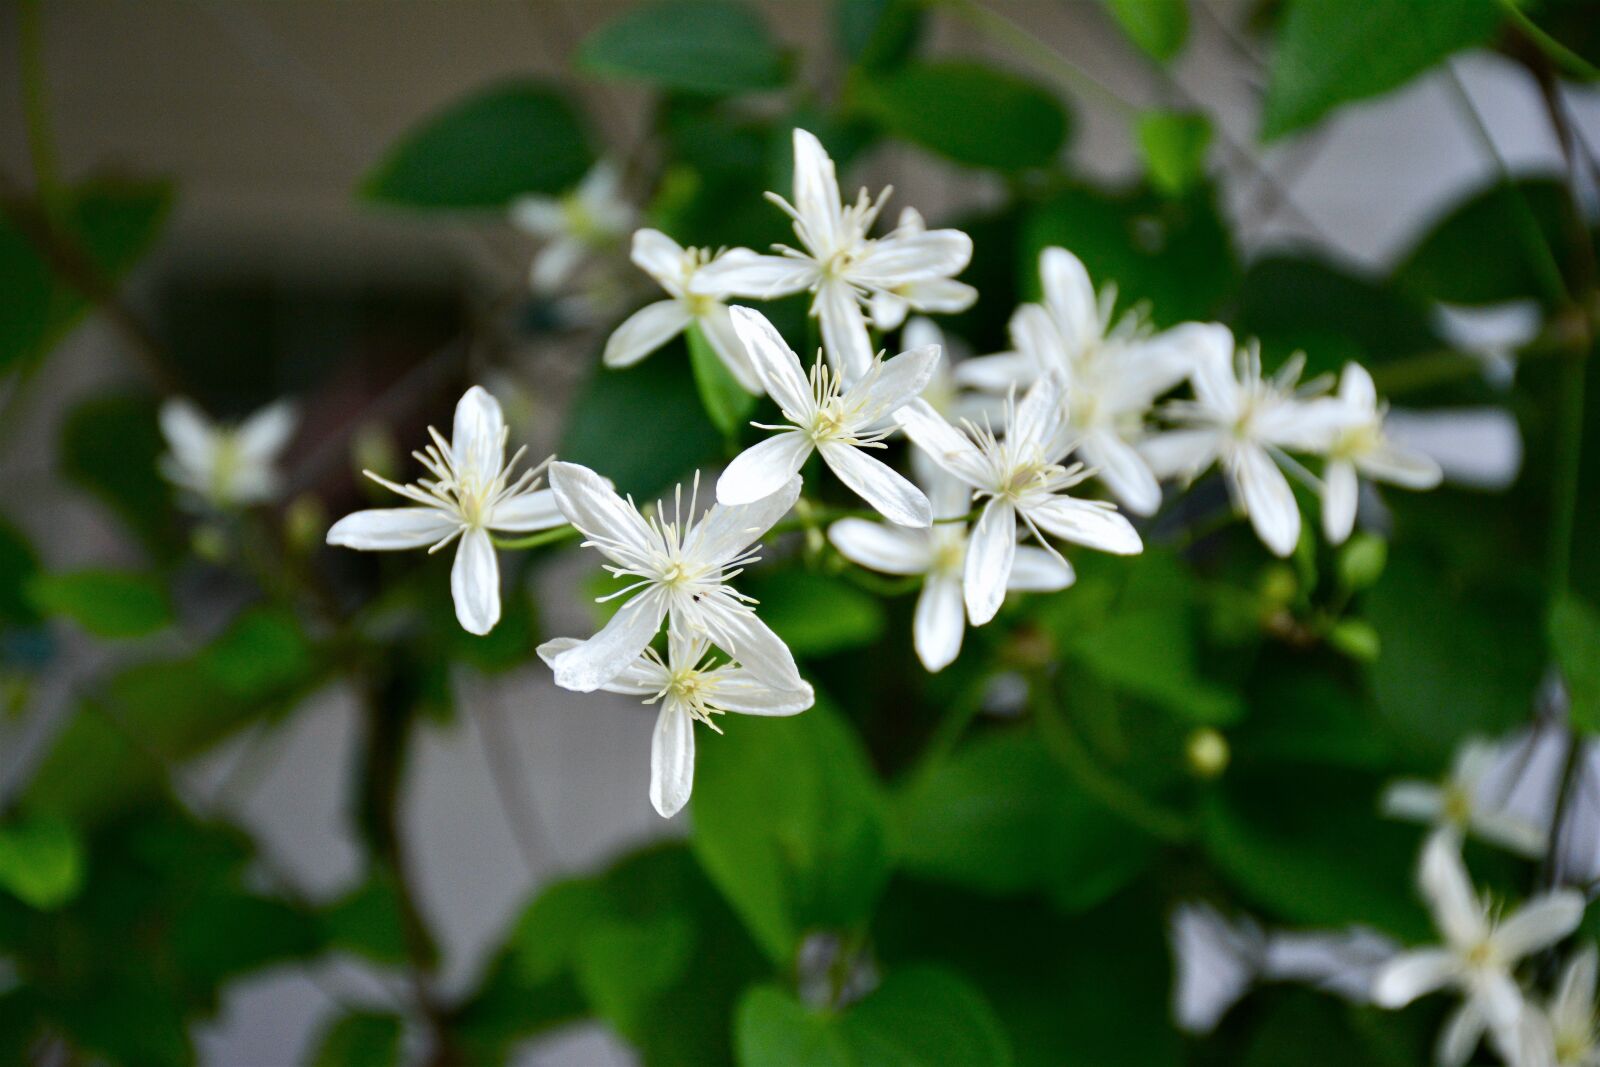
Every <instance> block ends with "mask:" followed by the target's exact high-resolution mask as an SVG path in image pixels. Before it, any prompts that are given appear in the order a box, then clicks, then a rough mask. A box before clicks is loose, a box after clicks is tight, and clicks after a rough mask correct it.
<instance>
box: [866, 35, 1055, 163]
mask: <svg viewBox="0 0 1600 1067" xmlns="http://www.w3.org/2000/svg"><path fill="white" fill-rule="evenodd" d="M856 90H857V95H858V97H859V100H860V104H861V107H862V109H863V110H864V111H865V112H866V113H867V114H869V115H871V116H872V117H873V118H874V119H876V120H877V121H878V122H880V123H882V124H883V125H884V126H885V127H886V128H887V129H888V130H889V131H890V132H892V133H894V134H895V135H896V136H898V137H903V138H905V139H906V140H908V141H911V142H913V143H915V144H919V145H921V146H922V147H923V148H926V149H928V150H929V151H930V152H937V153H938V154H939V155H942V156H945V157H946V158H948V159H952V160H954V161H955V162H957V163H962V164H965V165H967V166H971V167H992V168H994V169H996V170H1022V169H1024V168H1027V167H1044V166H1048V165H1049V164H1051V163H1052V162H1054V161H1055V159H1056V157H1057V156H1058V155H1059V154H1060V152H1061V147H1062V145H1063V144H1064V143H1065V141H1066V137H1067V114H1066V111H1065V110H1063V108H1062V106H1061V104H1060V102H1059V101H1057V100H1056V98H1055V96H1054V95H1053V94H1051V93H1050V92H1049V91H1047V90H1045V89H1042V88H1040V87H1039V86H1037V85H1035V84H1034V83H1032V82H1030V81H1027V80H1026V79H1023V78H1021V77H1018V76H1017V75H1015V74H1010V73H1007V72H1005V71H1002V70H997V69H995V68H994V67H992V66H985V65H982V64H978V63H971V62H967V61H964V60H941V61H938V62H928V63H918V64H907V65H905V66H903V67H900V68H898V69H896V70H893V71H884V72H880V73H876V74H873V75H872V76H871V77H867V78H863V79H862V80H861V81H860V82H859V83H857V85H856Z"/></svg>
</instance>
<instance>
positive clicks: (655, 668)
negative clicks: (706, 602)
mask: <svg viewBox="0 0 1600 1067" xmlns="http://www.w3.org/2000/svg"><path fill="white" fill-rule="evenodd" d="M578 645H579V642H578V641H577V640H576V639H575V638H571V637H558V638H556V639H554V640H551V641H546V642H545V643H544V644H542V645H540V646H539V655H540V656H542V657H543V658H544V661H545V662H546V663H549V664H551V666H554V665H555V661H556V660H557V659H558V658H559V657H560V656H561V654H562V653H564V652H566V651H568V650H570V649H573V648H576V647H578ZM708 652H709V645H708V643H707V642H706V640H705V638H704V637H698V636H692V635H690V634H688V633H686V632H684V631H683V630H680V629H679V628H678V627H671V628H669V629H668V630H667V657H666V659H665V660H663V659H662V658H661V656H660V654H659V653H657V652H656V650H655V649H653V648H646V649H644V651H643V652H641V653H639V655H638V657H637V658H635V659H634V660H633V661H632V662H631V663H629V664H628V665H627V666H625V667H624V668H623V669H622V671H621V673H619V674H618V675H617V676H616V677H614V678H613V679H611V681H609V682H606V683H605V684H604V685H602V686H601V687H600V688H602V689H604V690H606V691H607V692H609V693H626V694H630V695H633V696H642V697H645V698H646V700H645V703H647V704H654V703H656V702H657V701H660V702H661V714H660V715H659V716H658V717H657V718H656V728H655V733H654V734H653V735H652V737H651V742H650V803H651V804H653V805H655V809H656V811H658V812H660V813H661V816H662V817H663V818H666V819H670V818H672V816H674V815H676V814H677V813H678V812H679V811H680V810H681V809H682V808H683V806H684V805H685V804H687V803H688V802H689V792H690V790H691V789H692V788H693V787H694V724H695V722H696V720H698V721H700V722H703V723H705V724H706V725H707V726H709V727H711V729H713V730H716V731H717V732H718V733H721V732H722V731H721V730H720V729H719V728H718V727H717V724H716V722H715V721H714V720H713V719H712V716H713V715H721V714H722V713H723V712H728V711H735V712H740V713H743V714H746V715H794V714H797V713H798V712H802V711H804V710H806V709H807V708H809V707H810V706H811V704H812V702H813V700H814V699H815V697H814V695H813V694H812V691H811V687H810V686H809V685H806V684H805V683H804V682H802V683H801V684H800V685H799V686H798V687H796V688H793V689H775V688H773V687H772V686H770V685H768V684H767V683H766V682H765V681H763V680H762V679H760V678H758V677H757V676H756V675H754V674H752V673H751V672H750V671H748V670H746V669H744V668H743V667H740V666H739V665H737V664H736V663H717V662H715V661H714V660H712V659H710V658H708V656H707V653H708Z"/></svg>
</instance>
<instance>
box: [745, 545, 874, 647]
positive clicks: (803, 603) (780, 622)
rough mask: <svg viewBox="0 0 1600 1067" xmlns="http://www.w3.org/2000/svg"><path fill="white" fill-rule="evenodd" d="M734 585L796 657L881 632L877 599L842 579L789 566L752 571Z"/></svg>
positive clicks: (868, 640)
mask: <svg viewBox="0 0 1600 1067" xmlns="http://www.w3.org/2000/svg"><path fill="white" fill-rule="evenodd" d="M741 577H742V576H741ZM739 588H740V589H741V590H742V591H743V592H745V593H747V594H748V595H750V596H753V597H755V598H756V599H757V600H758V601H760V602H761V618H762V619H763V620H764V621H765V622H766V624H767V625H768V626H771V627H772V629H773V630H774V631H775V632H776V633H777V635H778V636H779V637H781V638H783V640H784V643H785V644H787V645H788V646H789V649H790V651H792V652H793V653H794V654H795V655H797V656H801V657H807V656H826V655H829V654H831V653H834V652H840V651H843V650H844V649H847V648H859V647H860V646H862V645H870V644H871V643H872V642H874V641H876V640H877V639H878V638H879V636H881V635H882V633H883V627H884V608H883V602H882V601H881V600H879V599H878V598H877V597H875V596H872V595H871V594H870V593H866V592H863V591H862V590H860V589H858V588H856V587H855V586H853V585H851V584H850V583H849V582H846V581H845V580H843V579H842V578H834V577H829V576H827V575H822V574H813V573H810V572H808V571H803V570H799V569H796V568H793V567H790V568H786V569H783V570H774V571H768V572H757V573H753V574H751V575H750V576H749V578H748V579H745V580H742V581H741V582H740V585H739Z"/></svg>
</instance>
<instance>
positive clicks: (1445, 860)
mask: <svg viewBox="0 0 1600 1067" xmlns="http://www.w3.org/2000/svg"><path fill="white" fill-rule="evenodd" d="M1420 867H1421V871H1420V875H1419V878H1418V881H1419V882H1420V883H1421V885H1422V894H1423V896H1424V897H1425V898H1426V899H1427V902H1428V910H1429V911H1430V912H1432V913H1433V921H1434V925H1435V926H1437V927H1438V928H1439V930H1440V932H1441V933H1443V934H1444V935H1445V938H1446V940H1448V941H1449V942H1450V943H1451V944H1453V945H1470V944H1473V943H1475V942H1477V941H1478V940H1480V939H1481V938H1482V937H1483V936H1484V933H1485V931H1486V926H1485V918H1484V913H1483V905H1482V904H1481V903H1480V902H1479V901H1478V896H1477V894H1476V893H1475V892H1474V891H1473V888H1472V882H1471V880H1470V879H1469V878H1468V877H1467V869H1466V867H1465V866H1464V865H1463V864H1462V862H1461V851H1460V846H1459V844H1458V843H1457V840H1456V838H1455V836H1454V835H1452V834H1449V833H1435V834H1433V835H1432V836H1430V837H1429V838H1428V840H1427V842H1426V843H1425V844H1424V845H1423V846H1422V862H1421V864H1420Z"/></svg>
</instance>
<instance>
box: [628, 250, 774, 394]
mask: <svg viewBox="0 0 1600 1067" xmlns="http://www.w3.org/2000/svg"><path fill="white" fill-rule="evenodd" d="M631 258H632V259H633V262H634V264H635V265H636V266H638V268H639V269H640V270H642V271H644V272H645V273H646V274H648V275H650V277H652V278H654V279H655V280H656V282H657V283H658V284H659V285H660V286H661V288H663V289H665V290H666V291H667V294H668V295H669V296H670V297H671V298H672V299H670V300H658V301H656V302H655V303H653V304H646V305H645V306H644V307H642V308H640V309H639V310H638V311H635V312H634V313H633V314H632V315H630V316H628V318H627V319H625V320H624V321H623V323H622V325H621V326H618V327H617V329H616V332H615V333H613V334H612V335H611V337H610V339H609V340H607V341H606V348H605V355H604V356H603V357H602V358H603V361H604V362H605V365H606V366H608V367H628V366H632V365H633V364H635V363H637V362H639V361H640V360H641V359H643V358H644V357H645V356H648V355H649V354H650V353H652V352H654V351H655V350H656V349H658V348H660V347H661V346H662V345H664V344H666V343H667V342H668V341H670V340H672V339H673V338H674V337H676V336H678V335H679V334H680V333H682V332H683V331H684V330H686V329H688V328H689V326H690V325H691V324H693V325H697V326H699V327H700V332H701V334H702V335H703V336H704V337H705V339H706V343H707V344H709V345H710V346H711V350H712V351H713V352H715V353H716V354H717V358H718V359H720V360H722V364H723V366H725V367H727V368H728V373H730V374H732V375H733V377H734V380H735V381H737V382H738V383H739V384H740V385H741V386H743V387H744V390H745V392H747V393H754V394H759V393H760V392H761V379H760V378H759V377H757V376H756V372H755V368H753V367H752V366H751V365H750V357H749V355H747V354H746V353H745V349H744V345H743V344H742V343H741V342H740V341H739V338H738V336H737V335H736V334H735V333H734V331H733V322H732V320H731V319H730V318H729V317H728V306H727V305H726V304H724V303H723V302H722V301H721V300H718V299H717V298H716V297H712V296H702V295H700V294H697V293H694V292H691V291H690V287H691V286H692V284H693V282H694V278H695V275H696V274H698V273H699V272H700V271H702V270H704V269H705V268H706V267H707V266H708V265H710V264H713V263H715V262H716V261H717V255H714V254H712V253H711V252H709V251H706V250H704V249H699V248H684V247H683V246H682V245H680V244H678V242H676V241H674V240H673V239H672V238H670V237H668V236H667V235H666V234H664V233H662V232H661V231H660V230H639V231H638V232H636V233H635V234H634V235H633V252H632V255H631Z"/></svg>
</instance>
